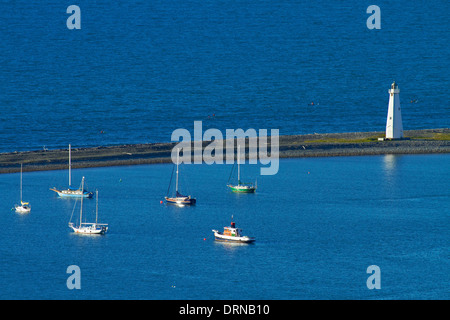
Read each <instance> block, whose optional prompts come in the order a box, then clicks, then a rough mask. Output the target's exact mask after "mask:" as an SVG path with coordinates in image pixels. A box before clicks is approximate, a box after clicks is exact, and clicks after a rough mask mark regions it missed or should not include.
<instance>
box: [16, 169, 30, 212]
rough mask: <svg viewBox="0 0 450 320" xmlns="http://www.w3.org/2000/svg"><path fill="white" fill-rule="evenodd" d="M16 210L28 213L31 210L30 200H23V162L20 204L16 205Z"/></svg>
mask: <svg viewBox="0 0 450 320" xmlns="http://www.w3.org/2000/svg"><path fill="white" fill-rule="evenodd" d="M15 208H16V212H19V213H28V212H30V211H31V206H30V204H29V203H28V202H23V200H22V164H20V205H18V204H16V205H15Z"/></svg>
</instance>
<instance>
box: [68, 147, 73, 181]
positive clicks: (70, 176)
mask: <svg viewBox="0 0 450 320" xmlns="http://www.w3.org/2000/svg"><path fill="white" fill-rule="evenodd" d="M70 153H71V150H70V144H69V187H70V186H71V185H72V174H71V172H70V169H71V167H72V159H71V154H70Z"/></svg>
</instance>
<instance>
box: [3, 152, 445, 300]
mask: <svg viewBox="0 0 450 320" xmlns="http://www.w3.org/2000/svg"><path fill="white" fill-rule="evenodd" d="M449 160H450V157H449V155H408V156H393V155H386V156H368V157H341V158H316V159H289V160H281V163H280V171H279V173H278V174H277V175H275V176H258V173H259V166H257V165H248V164H247V165H246V166H243V168H242V169H243V175H244V180H252V179H254V178H256V177H258V187H259V189H258V192H257V193H256V194H247V195H239V194H233V193H230V192H229V191H228V190H227V189H226V186H225V185H226V181H227V179H228V176H229V173H230V170H231V166H230V165H212V166H208V165H184V166H182V167H181V169H180V170H181V173H182V175H181V179H180V185H181V191H183V192H186V193H191V194H193V195H195V196H196V197H197V201H198V204H197V205H196V206H195V207H183V208H180V207H176V206H170V205H165V204H160V200H161V199H163V196H164V195H165V194H166V191H167V187H168V183H169V179H170V174H171V171H172V166H171V165H150V166H147V165H144V166H131V167H110V168H95V169H81V170H73V181H80V180H81V177H82V176H83V175H84V176H85V177H86V181H87V185H88V187H89V188H90V189H91V190H94V189H96V188H98V190H99V194H100V199H99V212H100V220H101V221H103V222H107V223H109V227H110V229H109V232H108V234H106V235H105V236H80V235H75V234H73V233H72V232H71V230H70V229H69V228H68V226H67V223H68V222H69V219H70V217H71V214H72V210H73V206H74V204H75V200H70V199H61V198H58V197H57V196H56V195H55V194H54V193H53V192H52V191H50V190H49V188H50V187H53V186H65V185H66V183H67V171H51V172H32V173H26V174H24V199H25V200H26V201H30V202H31V205H32V211H31V213H30V214H27V215H21V214H17V213H15V212H14V211H11V207H13V205H14V203H17V202H18V201H19V174H3V175H0V224H1V225H2V232H1V234H0V242H1V246H0V298H2V299H6V298H10V299H30V298H33V299H40V298H45V299H47V298H48V299H449V298H450V296H449V291H448V288H449V286H450V278H449V275H448V270H449V267H450V265H449V233H448V230H449V228H450V205H449V203H450V201H449V200H450V193H449V184H448V177H449V176H450V167H449V165H448V163H449ZM246 178H247V179H246ZM78 208H79V207H77V208H76V209H75V213H74V217H76V216H77V215H78ZM94 212H95V200H88V201H85V208H84V214H85V215H86V216H88V217H90V218H91V219H94ZM232 215H233V216H234V219H235V221H236V223H237V225H238V226H239V227H241V228H243V229H244V233H246V234H247V235H250V236H254V237H256V239H257V241H256V243H255V244H253V245H229V244H224V243H217V242H215V241H214V240H213V235H212V232H211V229H217V228H219V229H221V228H222V227H223V226H226V225H229V223H230V219H231V216H232ZM70 265H78V266H79V267H80V269H81V290H69V289H67V287H66V280H67V278H68V277H69V274H66V269H67V267H68V266H70ZM370 265H378V266H379V267H380V269H381V289H380V290H369V289H367V287H366V280H367V278H368V276H369V275H368V274H367V273H366V269H367V267H368V266H370Z"/></svg>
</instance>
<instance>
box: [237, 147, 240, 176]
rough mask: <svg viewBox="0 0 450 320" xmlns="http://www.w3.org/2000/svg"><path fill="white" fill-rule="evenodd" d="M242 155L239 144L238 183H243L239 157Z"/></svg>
mask: <svg viewBox="0 0 450 320" xmlns="http://www.w3.org/2000/svg"><path fill="white" fill-rule="evenodd" d="M240 157H241V146H240V145H238V154H237V163H238V184H241V168H240V166H239V165H240V161H239V158H240Z"/></svg>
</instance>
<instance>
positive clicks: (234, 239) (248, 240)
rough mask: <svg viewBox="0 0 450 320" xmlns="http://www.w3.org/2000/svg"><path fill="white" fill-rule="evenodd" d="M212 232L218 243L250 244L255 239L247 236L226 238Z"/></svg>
mask: <svg viewBox="0 0 450 320" xmlns="http://www.w3.org/2000/svg"><path fill="white" fill-rule="evenodd" d="M212 231H213V232H214V237H215V238H216V240H219V241H230V242H242V243H251V242H254V241H255V238H251V237H247V236H226V235H224V234H222V233H220V232H219V231H217V230H212Z"/></svg>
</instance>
